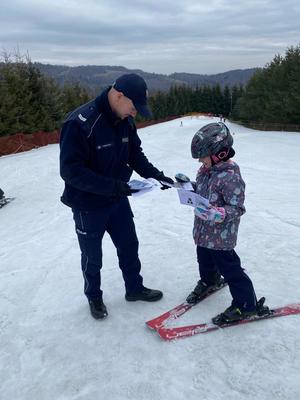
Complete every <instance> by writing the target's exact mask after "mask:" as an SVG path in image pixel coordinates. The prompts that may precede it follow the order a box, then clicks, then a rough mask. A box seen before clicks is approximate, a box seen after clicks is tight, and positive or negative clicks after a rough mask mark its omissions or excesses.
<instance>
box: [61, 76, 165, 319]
mask: <svg viewBox="0 0 300 400" xmlns="http://www.w3.org/2000/svg"><path fill="white" fill-rule="evenodd" d="M137 113H139V114H141V115H142V116H145V117H148V116H150V115H151V114H150V112H149V110H148V108H147V86H146V82H145V81H144V79H143V78H142V77H140V76H139V75H137V74H125V75H122V76H121V77H119V78H118V79H117V80H116V81H115V83H114V84H113V86H111V87H109V88H107V89H106V90H104V91H103V92H102V93H101V95H100V96H98V97H97V98H96V99H94V100H92V101H90V102H89V103H87V104H85V105H83V106H81V107H79V108H77V109H76V110H74V111H73V112H72V113H71V114H70V115H69V117H68V118H67V120H66V121H65V122H64V124H63V127H62V131H61V139H60V150H61V151H60V174H61V177H62V178H63V180H64V181H65V189H64V192H63V195H62V197H61V200H62V202H63V203H64V204H66V205H67V206H69V207H71V208H72V212H73V218H74V221H75V228H76V233H77V237H78V242H79V246H80V249H81V267H82V272H83V277H84V293H85V295H86V296H87V299H88V302H89V306H90V311H91V314H92V316H93V317H94V318H96V319H99V318H105V317H106V316H107V309H106V306H105V304H104V303H103V298H102V290H101V274H100V270H101V267H102V245H101V242H102V238H103V235H104V233H105V232H108V234H109V235H110V237H111V239H112V241H113V243H114V245H115V247H116V250H117V255H118V259H119V267H120V269H121V271H122V275H123V279H124V282H125V292H126V294H125V298H126V300H127V301H137V300H144V301H157V300H159V299H161V298H162V295H163V294H162V292H161V291H160V290H154V289H148V288H146V287H145V286H144V285H143V278H142V276H141V274H140V270H141V263H140V260H139V257H138V239H137V235H136V231H135V226H134V221H133V214H132V211H131V208H130V205H129V201H128V196H130V195H131V194H132V192H133V190H132V189H130V187H129V185H128V184H127V182H128V181H129V179H130V176H131V174H132V172H133V170H134V171H136V172H137V173H138V174H139V175H141V176H142V177H144V178H150V177H151V178H155V179H156V180H158V181H160V182H161V183H162V185H163V182H167V183H173V180H172V179H171V178H169V177H167V176H165V175H164V173H163V172H162V171H159V170H158V169H157V168H155V167H154V166H153V165H152V164H151V163H150V162H149V161H148V159H147V157H146V156H145V155H144V153H143V151H142V148H141V140H140V138H139V137H138V135H137V131H136V127H135V124H134V120H133V118H134V117H135V116H136V114H137ZM162 188H166V186H165V185H163V186H162Z"/></svg>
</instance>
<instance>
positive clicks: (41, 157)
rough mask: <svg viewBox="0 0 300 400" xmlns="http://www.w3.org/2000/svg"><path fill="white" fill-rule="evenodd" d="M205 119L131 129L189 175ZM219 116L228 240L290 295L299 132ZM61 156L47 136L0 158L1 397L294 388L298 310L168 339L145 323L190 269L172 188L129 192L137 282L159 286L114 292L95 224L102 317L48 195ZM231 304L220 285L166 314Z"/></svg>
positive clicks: (108, 248)
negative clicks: (231, 204)
mask: <svg viewBox="0 0 300 400" xmlns="http://www.w3.org/2000/svg"><path fill="white" fill-rule="evenodd" d="M180 121H182V122H183V124H182V126H181V124H180ZM214 121H218V119H217V118H215V119H213V118H205V117H200V118H199V119H198V118H192V119H191V117H185V118H182V119H176V120H173V121H169V122H165V123H163V124H156V125H153V126H149V127H147V128H144V129H140V130H139V136H140V138H141V140H142V146H143V150H144V152H145V154H146V155H147V157H148V158H149V160H150V161H151V162H152V163H153V164H154V165H155V166H156V167H157V168H159V169H160V170H163V171H164V172H165V173H166V174H167V175H168V176H174V175H175V173H176V172H182V173H185V174H186V175H188V176H189V177H190V178H191V179H194V178H195V176H196V173H197V169H198V168H199V165H200V164H199V162H198V160H193V159H192V158H191V153H190V143H191V139H192V137H193V135H194V133H195V132H196V131H197V130H198V129H199V128H200V127H201V126H203V125H205V124H207V123H210V122H214ZM228 127H229V128H230V130H231V132H232V133H234V148H235V151H236V155H235V157H234V159H233V160H235V161H236V162H237V163H238V164H239V166H240V168H241V173H242V176H243V179H244V180H245V182H246V202H245V205H246V210H247V212H246V213H245V214H244V215H243V216H242V218H241V223H240V228H239V238H238V244H237V247H236V251H237V253H238V254H239V256H240V258H241V260H242V263H243V267H244V268H246V270H247V273H248V275H249V276H250V277H251V280H252V282H253V284H254V287H255V290H256V293H257V296H258V297H261V296H265V297H266V304H267V305H268V306H269V307H280V306H284V305H287V304H291V303H298V302H299V301H300V296H299V295H300V293H299V287H300V274H299V260H300V251H299V249H300V235H299V230H300V214H299V198H300V185H299V182H300V158H299V152H297V151H295V149H296V148H299V147H300V134H299V133H296V132H294V133H293V132H263V131H254V130H251V129H247V128H245V127H243V126H240V125H236V124H233V123H231V122H229V123H228ZM274 155H276V157H275V156H274ZM58 156H59V146H58V145H57V144H53V145H49V146H45V147H42V148H39V149H34V150H31V151H28V152H24V153H19V154H12V155H9V156H3V157H0V186H1V188H2V189H3V190H4V191H5V194H6V196H14V197H15V200H14V201H12V202H11V203H10V204H8V205H6V206H5V207H3V208H1V209H0V228H1V229H0V344H1V345H0V371H1V382H0V386H1V400H183V399H184V400H254V399H258V400H298V399H299V398H300V380H299V371H300V336H299V323H300V315H294V316H287V317H282V318H276V319H273V320H271V319H270V320H264V321H260V322H255V323H252V324H247V325H243V326H236V327H232V328H227V329H224V330H222V329H220V330H218V331H216V332H211V333H207V334H203V335H195V336H194V337H190V338H185V339H180V340H177V341H173V342H165V341H163V340H162V339H160V337H159V336H158V334H157V333H156V332H154V331H151V330H150V329H149V328H147V327H146V325H145V322H146V321H148V320H149V319H152V318H154V317H156V316H158V315H161V314H162V313H164V312H166V311H167V310H170V309H171V308H173V307H174V306H175V305H178V304H180V303H182V302H183V301H184V299H185V298H186V296H187V295H188V294H189V293H190V292H191V290H192V289H193V288H194V286H195V284H196V283H197V281H198V279H199V273H198V267H197V260H196V250H195V245H194V241H193V238H192V227H193V220H194V211H193V207H189V206H185V205H182V204H180V202H179V199H178V195H177V192H176V190H175V189H169V190H160V189H159V188H156V189H155V190H153V191H151V192H149V193H147V194H144V195H142V196H139V197H131V198H130V204H131V207H132V209H133V213H134V220H135V226H136V231H137V234H138V238H139V256H140V259H141V263H142V275H143V278H144V284H145V286H147V287H150V288H155V289H160V290H162V291H163V292H164V296H163V298H162V299H161V300H160V301H158V302H153V303H146V302H139V301H138V302H130V303H129V302H126V301H125V299H124V294H125V289H124V282H123V279H122V274H121V271H120V269H119V268H118V259H117V256H116V249H115V248H114V246H113V244H112V242H111V239H110V236H109V235H108V234H105V235H104V238H103V268H102V273H101V275H102V289H103V292H104V301H105V304H106V306H107V309H108V313H109V315H108V317H107V318H106V319H105V320H102V321H99V320H94V319H93V318H92V317H91V315H90V312H89V307H88V303H87V300H86V298H85V296H84V295H83V278H82V273H81V267H80V250H79V246H78V243H77V238H76V233H75V229H74V222H73V219H72V212H71V210H70V209H69V208H68V207H66V206H64V205H63V204H62V203H61V202H60V200H59V199H60V195H61V193H62V190H63V181H62V179H61V178H60V177H59V170H58V168H59V166H58ZM275 158H276V160H275ZM133 178H135V179H141V177H140V176H138V175H133ZM297 182H298V183H297ZM279 185H280V191H279ZM230 303H231V295H230V292H229V290H228V288H224V289H222V290H221V291H219V292H218V293H216V294H214V295H212V296H210V297H209V298H207V299H206V300H204V301H203V302H201V303H199V304H198V305H197V306H196V307H194V308H192V309H191V310H190V311H189V312H187V313H185V314H184V315H183V316H181V317H180V318H179V319H177V320H175V321H171V322H170V325H169V326H172V327H173V326H182V325H190V324H197V323H200V322H205V321H210V318H211V317H213V316H215V315H216V314H218V313H220V312H222V311H224V309H225V308H226V307H228V306H229V305H230Z"/></svg>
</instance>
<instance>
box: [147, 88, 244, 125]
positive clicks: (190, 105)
mask: <svg viewBox="0 0 300 400" xmlns="http://www.w3.org/2000/svg"><path fill="white" fill-rule="evenodd" d="M242 95H243V86H241V85H239V86H233V87H232V88H229V87H228V86H225V87H224V89H222V88H221V86H220V85H219V84H216V85H215V86H201V87H196V88H192V87H189V86H174V87H171V89H170V90H169V91H168V92H157V93H155V94H153V95H152V96H151V97H150V99H149V103H150V107H151V110H152V114H153V118H154V119H155V120H157V119H161V118H164V117H168V116H171V115H184V114H187V113H191V112H202V113H211V114H214V115H223V116H224V117H228V116H229V115H230V113H231V111H232V110H233V108H234V106H235V104H236V102H237V100H238V99H239V98H240V97H241V96H242Z"/></svg>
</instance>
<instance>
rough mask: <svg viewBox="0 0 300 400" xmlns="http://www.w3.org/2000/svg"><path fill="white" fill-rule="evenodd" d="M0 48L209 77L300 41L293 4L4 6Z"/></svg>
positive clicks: (17, 0) (299, 6) (224, 0)
mask: <svg viewBox="0 0 300 400" xmlns="http://www.w3.org/2000/svg"><path fill="white" fill-rule="evenodd" d="M0 7H1V9H0V27H1V28H0V49H1V50H3V51H6V52H8V53H14V52H15V50H16V49H18V51H19V52H20V53H21V54H25V53H26V52H28V54H29V56H30V57H31V59H32V60H33V61H38V62H43V63H50V64H64V65H70V66H74V65H88V64H89V65H122V66H125V67H127V68H131V69H141V70H143V71H146V72H154V73H163V74H171V73H173V72H189V73H200V74H214V73H219V72H225V71H228V70H232V69H245V68H252V67H263V66H264V65H266V63H268V62H270V61H271V60H272V59H273V57H274V56H275V55H276V54H282V55H284V53H285V50H286V49H287V48H288V47H290V46H295V45H298V44H299V42H300V24H299V19H300V3H299V1H298V0H285V1H282V0H252V1H249V2H246V1H245V2H241V1H238V0H210V1H205V2H204V1H199V0H163V1H161V2H156V1H153V0H126V1H124V0H85V1H78V0H51V1H50V0H48V1H46V0H2V1H1V6H0Z"/></svg>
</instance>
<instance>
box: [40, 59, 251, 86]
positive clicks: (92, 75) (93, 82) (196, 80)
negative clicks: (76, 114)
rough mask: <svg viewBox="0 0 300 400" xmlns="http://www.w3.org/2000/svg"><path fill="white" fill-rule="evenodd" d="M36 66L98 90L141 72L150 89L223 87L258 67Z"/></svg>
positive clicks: (59, 79) (242, 79)
mask: <svg viewBox="0 0 300 400" xmlns="http://www.w3.org/2000/svg"><path fill="white" fill-rule="evenodd" d="M35 66H36V67H37V68H38V69H39V70H40V71H41V72H42V73H43V74H45V75H48V76H51V77H53V78H54V79H55V80H56V81H57V82H58V84H59V85H63V84H64V83H66V82H70V83H76V82H78V83H80V85H81V86H84V87H86V88H88V89H89V90H91V92H92V93H98V92H99V91H100V90H101V89H103V88H104V87H106V86H108V85H111V84H112V83H113V82H114V81H115V80H116V78H118V77H119V76H120V75H122V74H125V73H132V72H135V73H138V74H139V75H141V76H142V77H143V78H144V79H145V80H146V82H147V84H148V88H149V91H150V92H154V91H157V90H161V91H166V90H169V89H170V87H171V86H174V85H188V86H192V87H195V86H197V85H198V86H201V85H215V84H217V83H219V84H220V85H221V87H224V86H225V85H228V86H229V87H232V86H234V85H236V84H237V85H239V84H242V85H245V84H246V83H247V82H248V80H249V79H250V78H251V76H252V75H253V74H254V73H255V71H257V69H258V68H250V69H244V70H242V69H237V70H233V71H228V72H223V73H220V74H214V75H200V74H188V73H184V72H182V73H174V74H171V75H163V74H154V73H149V72H144V71H142V70H139V69H128V68H125V67H122V66H110V65H101V66H97V65H82V66H78V67H69V66H65V65H51V64H41V63H35Z"/></svg>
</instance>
